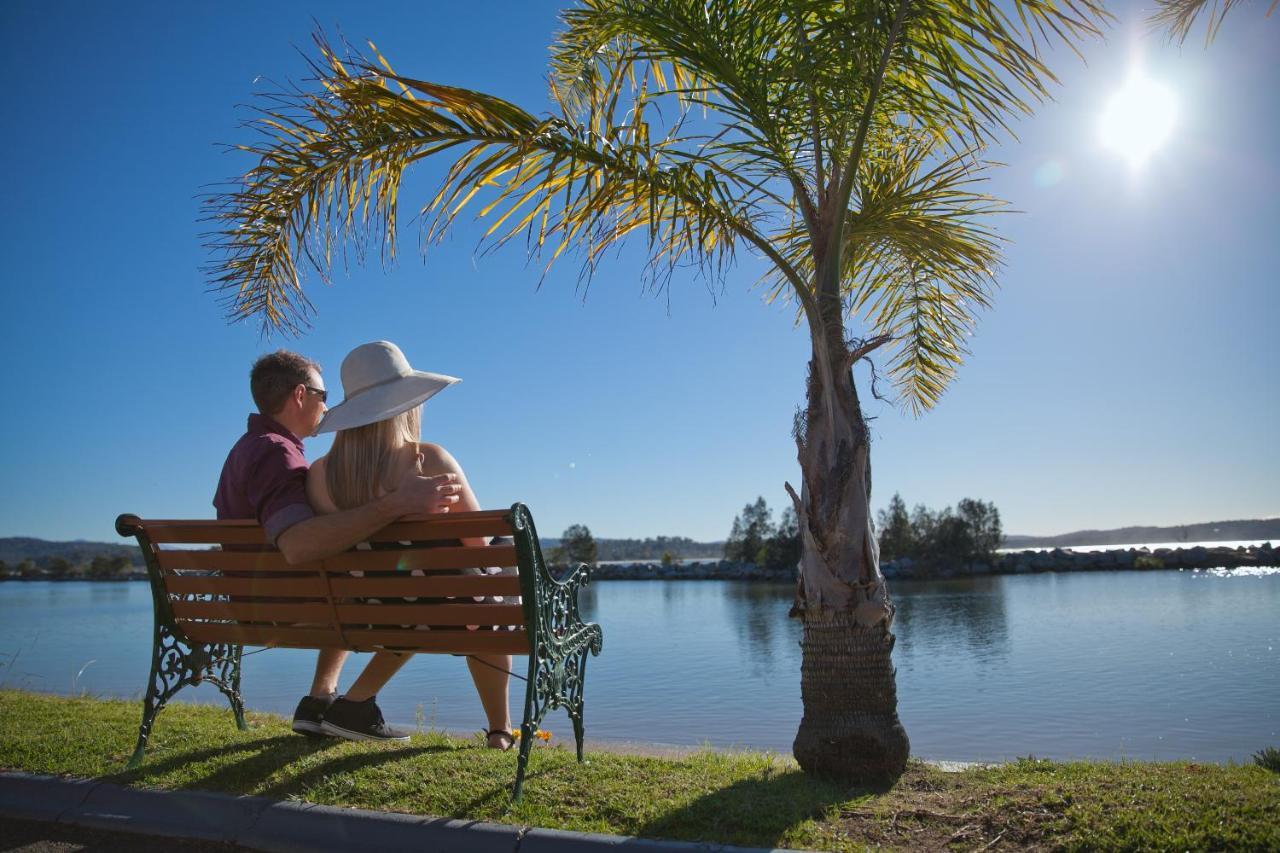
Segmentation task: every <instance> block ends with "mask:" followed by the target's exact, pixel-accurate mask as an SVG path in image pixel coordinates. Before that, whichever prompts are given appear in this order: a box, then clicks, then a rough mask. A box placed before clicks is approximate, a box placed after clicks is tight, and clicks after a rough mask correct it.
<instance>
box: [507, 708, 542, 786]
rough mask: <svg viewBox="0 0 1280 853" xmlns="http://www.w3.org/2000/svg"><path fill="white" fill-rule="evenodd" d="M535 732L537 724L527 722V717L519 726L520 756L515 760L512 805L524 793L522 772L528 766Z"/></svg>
mask: <svg viewBox="0 0 1280 853" xmlns="http://www.w3.org/2000/svg"><path fill="white" fill-rule="evenodd" d="M537 730H538V726H537V724H536V723H531V722H529V720H528V718H527V717H526V718H525V721H524V722H523V723H521V724H520V754H519V755H518V756H517V758H516V787H515V790H514V791H512V792H511V801H512V802H513V803H518V802H520V795H521V794H523V793H524V771H525V768H526V767H528V766H529V750H530V749H531V748H532V747H533V739H534V732H536V731H537Z"/></svg>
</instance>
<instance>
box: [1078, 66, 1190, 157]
mask: <svg viewBox="0 0 1280 853" xmlns="http://www.w3.org/2000/svg"><path fill="white" fill-rule="evenodd" d="M1177 114H1178V103H1177V100H1176V99H1175V98H1174V96H1173V92H1171V91H1170V90H1169V88H1168V87H1167V86H1164V85H1161V84H1160V83H1157V82H1156V81H1155V80H1152V79H1150V78H1148V77H1146V76H1145V75H1143V74H1142V73H1141V72H1134V73H1133V74H1132V75H1131V76H1130V77H1129V79H1128V81H1126V82H1125V84H1124V86H1123V87H1121V88H1120V90H1119V91H1117V92H1116V93H1115V94H1114V95H1112V96H1111V99H1110V100H1109V101H1107V106H1106V108H1105V109H1104V110H1103V111H1102V118H1101V121H1100V122H1099V125H1098V128H1099V134H1100V136H1101V139H1102V144H1103V146H1105V147H1106V148H1108V149H1110V150H1111V151H1114V152H1115V153H1117V154H1119V155H1120V156H1121V157H1123V158H1124V159H1125V160H1127V161H1128V162H1129V165H1130V166H1131V167H1133V168H1135V169H1136V168H1140V167H1141V166H1142V165H1143V164H1144V163H1145V162H1146V161H1147V159H1148V158H1149V157H1150V156H1151V155H1152V154H1154V153H1155V152H1156V151H1158V150H1159V149H1160V148H1161V146H1163V145H1164V144H1165V143H1166V142H1168V141H1169V137H1170V136H1172V134H1173V127H1174V123H1175V121H1176V119H1177Z"/></svg>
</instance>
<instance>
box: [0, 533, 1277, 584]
mask: <svg viewBox="0 0 1280 853" xmlns="http://www.w3.org/2000/svg"><path fill="white" fill-rule="evenodd" d="M1258 566H1267V567H1280V549H1277V548H1274V547H1272V545H1271V543H1270V542H1266V543H1263V544H1261V545H1250V546H1247V547H1245V546H1241V547H1236V548H1231V547H1228V546H1213V545H1195V546H1193V547H1190V548H1155V549H1150V548H1145V547H1143V548H1113V549H1110V550H1101V551H1073V550H1071V549H1070V548H1054V549H1053V550H1051V551H1006V552H1002V553H998V554H996V557H995V559H994V560H992V561H990V562H976V563H968V564H960V565H947V566H937V565H928V564H926V563H923V562H921V561H919V560H913V559H911V558H910V557H903V558H901V559H897V560H889V561H886V562H884V563H881V564H880V571H881V572H882V573H883V574H884V576H885V577H886V578H888V579H890V580H930V579H935V578H962V577H977V576H983V575H1025V574H1039V573H1043V572H1099V571H1158V570H1163V569H1240V568H1253V567H1258ZM591 579H592V580H597V581H608V580H675V581H680V580H728V581H770V582H775V583H790V582H794V581H795V579H796V572H795V569H793V568H784V569H770V568H765V567H762V566H757V565H754V564H752V563H737V562H733V561H730V560H709V561H702V562H699V561H689V562H672V563H661V562H654V561H636V562H631V563H602V564H599V565H597V566H595V568H593V569H592V571H591ZM145 580H147V573H146V572H145V571H141V570H138V569H134V570H133V571H131V572H129V573H128V574H126V575H123V576H120V577H110V578H90V577H84V576H67V575H63V576H57V577H55V576H51V575H32V576H26V577H23V576H18V575H3V576H0V581H53V582H58V583H62V582H70V581H91V582H93V583H124V582H127V581H145Z"/></svg>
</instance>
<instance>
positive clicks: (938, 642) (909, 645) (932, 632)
mask: <svg viewBox="0 0 1280 853" xmlns="http://www.w3.org/2000/svg"><path fill="white" fill-rule="evenodd" d="M890 593H891V595H892V596H893V601H894V604H896V605H897V608H898V613H897V616H896V618H895V619H894V623H893V624H894V633H895V634H896V635H897V637H898V643H897V646H896V647H895V654H896V655H898V656H900V657H902V658H911V657H913V656H931V657H932V656H936V655H952V656H963V657H974V658H977V659H979V660H991V661H998V660H1003V659H1005V658H1007V657H1008V654H1009V623H1008V616H1007V614H1006V613H1005V607H1006V603H1005V587H1004V578H1002V577H998V576H997V577H979V578H962V579H955V580H933V581H909V580H900V581H897V582H896V583H894V584H893V585H892V586H891V587H890Z"/></svg>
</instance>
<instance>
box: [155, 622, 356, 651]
mask: <svg viewBox="0 0 1280 853" xmlns="http://www.w3.org/2000/svg"><path fill="white" fill-rule="evenodd" d="M175 621H176V622H177V625H178V627H179V628H181V629H182V632H183V633H184V634H186V635H187V636H188V637H189V638H190V639H192V640H194V641H195V642H197V643H236V644H239V645H242V646H282V647H285V648H299V649H338V648H343V647H344V646H343V642H342V638H341V637H340V636H339V635H338V632H337V631H332V630H329V629H327V628H293V627H279V626H274V625H237V624H235V623H232V622H191V621H187V620H183V619H177V620H175Z"/></svg>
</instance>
